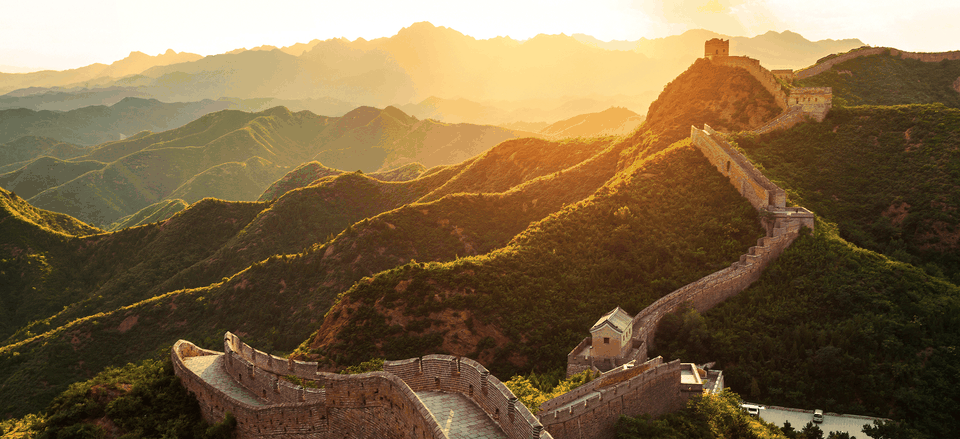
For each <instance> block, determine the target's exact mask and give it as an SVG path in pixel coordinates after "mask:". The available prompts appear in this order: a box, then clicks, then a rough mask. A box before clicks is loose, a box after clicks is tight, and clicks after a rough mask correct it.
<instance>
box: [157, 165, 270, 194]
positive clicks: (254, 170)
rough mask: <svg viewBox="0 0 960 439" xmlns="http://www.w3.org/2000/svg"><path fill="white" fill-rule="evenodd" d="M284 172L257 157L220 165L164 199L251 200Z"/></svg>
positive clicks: (197, 176) (183, 185)
mask: <svg viewBox="0 0 960 439" xmlns="http://www.w3.org/2000/svg"><path fill="white" fill-rule="evenodd" d="M285 171H286V168H283V167H280V166H277V165H274V164H273V163H271V162H268V161H266V160H264V159H262V158H260V157H251V158H249V159H247V160H246V161H244V162H229V163H222V164H219V165H216V166H214V167H211V168H209V169H207V170H205V171H203V172H201V173H199V174H197V175H195V176H193V178H191V179H189V180H187V181H186V182H184V183H183V184H182V185H180V187H178V188H177V189H176V190H174V191H173V192H171V193H170V194H169V195H167V197H166V198H172V199H179V200H184V201H185V202H187V203H194V202H196V201H199V200H201V199H203V198H208V197H209V198H220V199H224V200H232V201H254V198H253V197H251V195H254V194H257V193H258V192H260V191H262V190H263V188H264V187H266V186H267V185H269V184H271V183H272V182H273V181H274V180H276V179H277V178H278V177H280V176H281V175H283V174H284V172H285Z"/></svg>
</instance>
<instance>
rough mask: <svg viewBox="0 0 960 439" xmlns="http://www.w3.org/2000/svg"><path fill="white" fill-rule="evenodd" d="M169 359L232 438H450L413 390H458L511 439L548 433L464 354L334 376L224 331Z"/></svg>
mask: <svg viewBox="0 0 960 439" xmlns="http://www.w3.org/2000/svg"><path fill="white" fill-rule="evenodd" d="M171 357H172V360H173V364H174V371H175V373H176V375H177V376H178V377H179V378H180V380H181V382H182V383H183V384H184V386H185V387H186V388H187V389H188V390H189V391H190V392H192V393H193V394H194V395H196V397H197V401H198V402H199V403H200V407H201V411H202V413H203V416H204V419H205V420H207V421H208V422H219V421H221V420H222V419H223V418H224V417H225V416H226V414H227V413H231V414H233V416H234V417H235V418H236V420H237V437H238V438H263V437H268V436H282V437H292V438H369V437H377V438H381V437H382V438H423V439H426V438H436V439H439V438H446V437H447V435H446V434H445V433H444V430H443V428H442V427H441V426H440V425H439V424H438V423H437V421H436V419H435V417H434V415H433V414H432V413H431V412H430V410H429V409H428V408H427V407H426V405H424V403H423V401H422V400H421V398H420V397H419V396H418V395H417V392H423V391H433V392H444V393H459V394H462V395H464V396H465V397H466V398H467V399H469V400H471V401H473V402H474V403H476V404H477V406H479V407H480V408H481V409H482V410H483V412H484V413H486V414H487V415H488V416H489V417H490V419H491V420H492V422H494V423H495V424H496V425H497V426H499V427H500V428H501V429H502V430H503V432H504V434H505V435H506V437H507V438H509V439H531V438H541V439H548V438H551V437H552V436H550V434H549V433H547V432H545V431H544V429H543V426H542V425H541V424H540V422H539V421H538V420H537V419H536V417H534V416H533V414H532V413H530V411H529V410H528V409H527V408H526V406H524V405H523V404H522V403H520V402H519V401H518V400H517V398H516V396H515V395H514V394H513V392H511V391H510V389H508V388H507V387H506V386H505V385H504V384H503V383H502V382H500V380H498V379H497V378H496V377H494V376H492V375H490V373H489V372H488V371H487V370H486V368H484V367H483V366H482V365H480V364H479V363H477V362H476V361H473V360H469V359H464V358H459V357H453V356H449V355H428V356H426V357H423V358H412V359H409V360H402V361H387V362H385V363H384V371H383V372H370V373H364V374H356V375H340V374H334V373H329V372H320V371H318V364H317V363H314V362H303V361H296V360H292V359H284V358H281V357H277V356H273V355H270V354H267V353H265V352H262V351H259V350H257V349H254V348H253V347H251V346H249V345H247V344H245V343H243V342H242V341H241V340H240V338H239V337H237V336H236V335H234V334H232V333H229V332H228V333H226V334H225V335H224V352H222V353H221V352H215V351H210V350H206V349H201V348H198V347H197V346H195V345H193V344H192V343H190V342H187V341H184V340H180V341H179V342H177V343H176V344H175V345H174V347H173V350H172V352H171ZM291 377H292V378H296V381H298V382H300V383H302V384H303V385H301V384H294V383H293V382H290V381H289V378H291Z"/></svg>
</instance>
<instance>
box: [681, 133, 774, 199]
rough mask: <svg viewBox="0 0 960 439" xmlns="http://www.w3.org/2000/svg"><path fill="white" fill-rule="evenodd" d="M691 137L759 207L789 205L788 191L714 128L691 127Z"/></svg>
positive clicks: (735, 185) (710, 159)
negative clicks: (778, 185) (772, 180)
mask: <svg viewBox="0 0 960 439" xmlns="http://www.w3.org/2000/svg"><path fill="white" fill-rule="evenodd" d="M690 138H691V139H692V140H693V143H694V144H695V145H696V146H697V147H699V148H700V151H701V152H702V153H703V155H704V156H706V157H707V160H709V161H710V163H712V164H713V165H714V166H716V168H717V170H718V171H720V173H721V174H723V175H724V176H726V177H727V178H728V179H729V180H730V184H732V185H733V187H734V188H736V189H737V190H738V191H739V192H740V195H743V196H744V198H746V199H747V200H748V201H750V204H752V205H753V207H754V208H756V209H757V210H760V209H771V208H782V207H784V206H785V205H786V200H787V197H786V193H785V192H784V191H783V189H780V188H779V187H777V185H775V184H773V182H771V181H770V180H769V179H767V177H765V176H764V175H763V174H762V173H760V171H758V170H757V168H755V167H754V166H753V164H752V163H750V161H749V160H747V158H746V157H744V156H743V154H741V153H740V151H737V150H736V149H734V148H733V146H731V145H730V144H729V143H727V141H726V140H724V139H723V138H721V137H720V136H719V135H717V133H716V131H714V130H713V128H710V126H709V125H704V126H703V130H699V129H697V128H696V127H690Z"/></svg>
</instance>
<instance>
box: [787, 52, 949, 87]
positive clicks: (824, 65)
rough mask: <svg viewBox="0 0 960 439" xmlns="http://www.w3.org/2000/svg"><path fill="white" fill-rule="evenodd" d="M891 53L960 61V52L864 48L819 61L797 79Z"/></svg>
mask: <svg viewBox="0 0 960 439" xmlns="http://www.w3.org/2000/svg"><path fill="white" fill-rule="evenodd" d="M887 51H889V52H890V55H893V56H899V57H900V58H901V59H916V60H919V61H923V62H940V61H943V60H958V59H960V51H957V50H955V51H952V52H936V53H922V52H904V51H902V50H898V49H894V48H890V47H862V48H860V49H856V50H851V51H849V52H847V53H844V54H841V55H838V56H835V57H833V58H830V59H826V60H824V61H818V62H817V63H816V64H814V65H812V66H810V67H807V68H805V69H803V70H800V71H798V72H797V78H799V79H806V78H809V77H811V76H816V75H819V74H821V73H823V72H825V71H827V70H830V69H831V68H832V67H833V66H835V65H837V64H840V63H842V62H845V61H849V60H851V59H854V58H859V57H861V56H870V55H879V54H882V53H886V52H887Z"/></svg>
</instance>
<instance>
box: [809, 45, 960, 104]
mask: <svg viewBox="0 0 960 439" xmlns="http://www.w3.org/2000/svg"><path fill="white" fill-rule="evenodd" d="M958 78H960V60H956V61H950V60H947V61H942V62H939V63H926V62H922V61H918V60H912V59H900V58H899V57H893V56H890V55H874V56H864V57H860V58H854V59H852V60H850V61H847V62H844V63H840V64H837V65H835V66H833V68H832V69H830V70H828V71H826V72H824V73H821V74H819V75H816V76H814V77H812V78H807V79H805V80H803V81H800V85H801V86H803V87H833V96H834V99H837V98H840V102H842V103H844V104H845V105H901V104H933V103H937V102H939V103H942V104H945V105H947V106H949V107H954V108H960V92H958V91H957V90H956V89H955V88H954V83H955V82H956V81H957V79H958Z"/></svg>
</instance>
